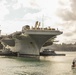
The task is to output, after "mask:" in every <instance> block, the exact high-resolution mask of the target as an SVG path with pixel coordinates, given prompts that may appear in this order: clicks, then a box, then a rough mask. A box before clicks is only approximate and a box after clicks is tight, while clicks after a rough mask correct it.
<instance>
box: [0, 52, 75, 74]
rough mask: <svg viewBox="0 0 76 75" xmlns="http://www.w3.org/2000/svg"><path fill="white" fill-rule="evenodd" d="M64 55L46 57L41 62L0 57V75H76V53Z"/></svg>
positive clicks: (22, 58)
mask: <svg viewBox="0 0 76 75" xmlns="http://www.w3.org/2000/svg"><path fill="white" fill-rule="evenodd" d="M58 53H59V52H58ZM62 53H65V54H66V56H48V57H46V56H45V57H40V60H36V59H31V58H24V57H6V56H0V75H76V69H72V68H71V65H72V61H73V59H74V58H76V52H62Z"/></svg>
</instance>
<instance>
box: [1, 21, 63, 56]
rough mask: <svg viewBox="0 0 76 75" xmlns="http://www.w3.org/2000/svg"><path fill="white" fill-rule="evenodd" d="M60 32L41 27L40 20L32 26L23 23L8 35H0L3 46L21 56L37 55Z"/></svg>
mask: <svg viewBox="0 0 76 75" xmlns="http://www.w3.org/2000/svg"><path fill="white" fill-rule="evenodd" d="M60 34H62V32H61V31H59V30H56V29H54V28H50V27H48V28H41V27H40V22H38V21H36V23H35V26H34V27H30V26H29V25H25V26H23V27H22V30H21V31H16V32H14V33H12V34H10V35H4V36H0V41H1V44H2V45H3V48H4V49H6V48H9V49H10V51H12V52H15V53H17V54H18V55H23V56H26V55H28V56H30V55H31V56H38V55H40V50H41V48H42V47H45V46H49V45H52V44H53V42H54V38H56V36H57V35H60Z"/></svg>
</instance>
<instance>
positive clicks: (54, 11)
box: [0, 0, 76, 43]
mask: <svg viewBox="0 0 76 75" xmlns="http://www.w3.org/2000/svg"><path fill="white" fill-rule="evenodd" d="M75 7H76V0H0V25H1V26H0V29H1V30H2V34H10V33H13V32H15V31H21V29H22V26H24V25H27V24H28V25H30V26H34V24H35V21H37V20H38V21H40V22H42V19H44V27H48V26H50V27H53V28H58V29H59V30H61V31H63V34H62V35H60V36H58V37H57V38H56V39H57V40H59V43H74V42H75V41H76V8H75ZM41 26H42V25H41Z"/></svg>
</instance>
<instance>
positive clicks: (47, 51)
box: [40, 49, 65, 56]
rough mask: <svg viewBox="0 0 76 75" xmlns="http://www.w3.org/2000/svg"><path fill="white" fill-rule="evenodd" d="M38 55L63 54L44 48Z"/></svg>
mask: <svg viewBox="0 0 76 75" xmlns="http://www.w3.org/2000/svg"><path fill="white" fill-rule="evenodd" d="M40 56H65V54H56V53H55V51H53V50H49V49H44V50H43V51H42V52H40Z"/></svg>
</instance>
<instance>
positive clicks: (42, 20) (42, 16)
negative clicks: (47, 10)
mask: <svg viewBox="0 0 76 75" xmlns="http://www.w3.org/2000/svg"><path fill="white" fill-rule="evenodd" d="M42 29H44V15H43V16H42Z"/></svg>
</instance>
